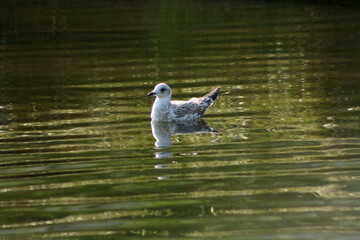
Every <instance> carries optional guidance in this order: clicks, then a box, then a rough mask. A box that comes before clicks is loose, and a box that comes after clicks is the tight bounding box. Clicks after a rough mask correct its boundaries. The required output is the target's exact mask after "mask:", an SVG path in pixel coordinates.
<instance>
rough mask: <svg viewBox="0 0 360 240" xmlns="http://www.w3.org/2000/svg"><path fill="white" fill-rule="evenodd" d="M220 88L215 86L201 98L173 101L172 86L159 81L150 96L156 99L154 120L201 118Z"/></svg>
mask: <svg viewBox="0 0 360 240" xmlns="http://www.w3.org/2000/svg"><path fill="white" fill-rule="evenodd" d="M219 91H220V88H219V87H218V88H215V89H214V90H212V91H211V92H209V93H208V94H206V95H205V96H203V97H201V98H191V99H190V100H188V101H171V88H170V87H169V85H167V84H166V83H159V84H157V85H156V86H155V88H154V90H153V91H152V92H149V93H148V96H152V95H155V96H156V99H155V101H154V104H153V106H152V110H151V119H152V121H160V122H178V121H190V120H194V119H197V118H200V117H201V116H202V115H203V114H204V113H205V111H206V109H207V108H208V107H210V106H211V105H212V104H213V102H214V101H215V100H216V98H217V96H218V93H219Z"/></svg>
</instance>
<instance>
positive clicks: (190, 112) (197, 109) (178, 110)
mask: <svg viewBox="0 0 360 240" xmlns="http://www.w3.org/2000/svg"><path fill="white" fill-rule="evenodd" d="M213 102H214V101H213V100H212V99H211V98H192V99H190V100H189V101H187V102H183V101H174V104H172V105H173V109H174V110H173V113H174V114H175V117H176V118H183V117H186V116H189V117H190V118H198V117H201V116H202V115H203V114H204V113H205V111H206V109H207V108H208V107H209V106H210V105H211V104H212V103H213Z"/></svg>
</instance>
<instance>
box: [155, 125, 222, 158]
mask: <svg viewBox="0 0 360 240" xmlns="http://www.w3.org/2000/svg"><path fill="white" fill-rule="evenodd" d="M151 130H152V134H153V136H154V138H155V139H156V142H155V147H156V148H158V149H159V148H168V147H170V146H171V145H172V143H171V136H173V135H183V134H191V133H206V132H209V133H218V132H217V131H216V130H214V129H213V128H211V127H210V126H209V125H208V124H207V122H206V121H205V120H203V119H199V120H196V121H188V122H158V121H151ZM162 156H163V157H170V156H171V155H169V154H167V153H159V158H162Z"/></svg>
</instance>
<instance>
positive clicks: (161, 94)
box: [148, 83, 171, 98]
mask: <svg viewBox="0 0 360 240" xmlns="http://www.w3.org/2000/svg"><path fill="white" fill-rule="evenodd" d="M151 95H155V96H157V97H158V98H168V97H171V88H170V87H169V85H167V84H166V83H159V84H158V85H156V86H155V88H154V90H153V91H152V92H149V93H148V96H151Z"/></svg>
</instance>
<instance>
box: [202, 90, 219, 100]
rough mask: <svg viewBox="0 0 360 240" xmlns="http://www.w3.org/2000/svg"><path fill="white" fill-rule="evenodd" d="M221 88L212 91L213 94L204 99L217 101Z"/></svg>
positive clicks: (210, 93)
mask: <svg viewBox="0 0 360 240" xmlns="http://www.w3.org/2000/svg"><path fill="white" fill-rule="evenodd" d="M219 91H220V88H219V87H218V88H215V89H214V90H212V91H211V92H209V93H208V94H206V95H205V96H204V97H203V98H211V99H212V100H213V101H215V100H216V99H217V96H218V94H219Z"/></svg>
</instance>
